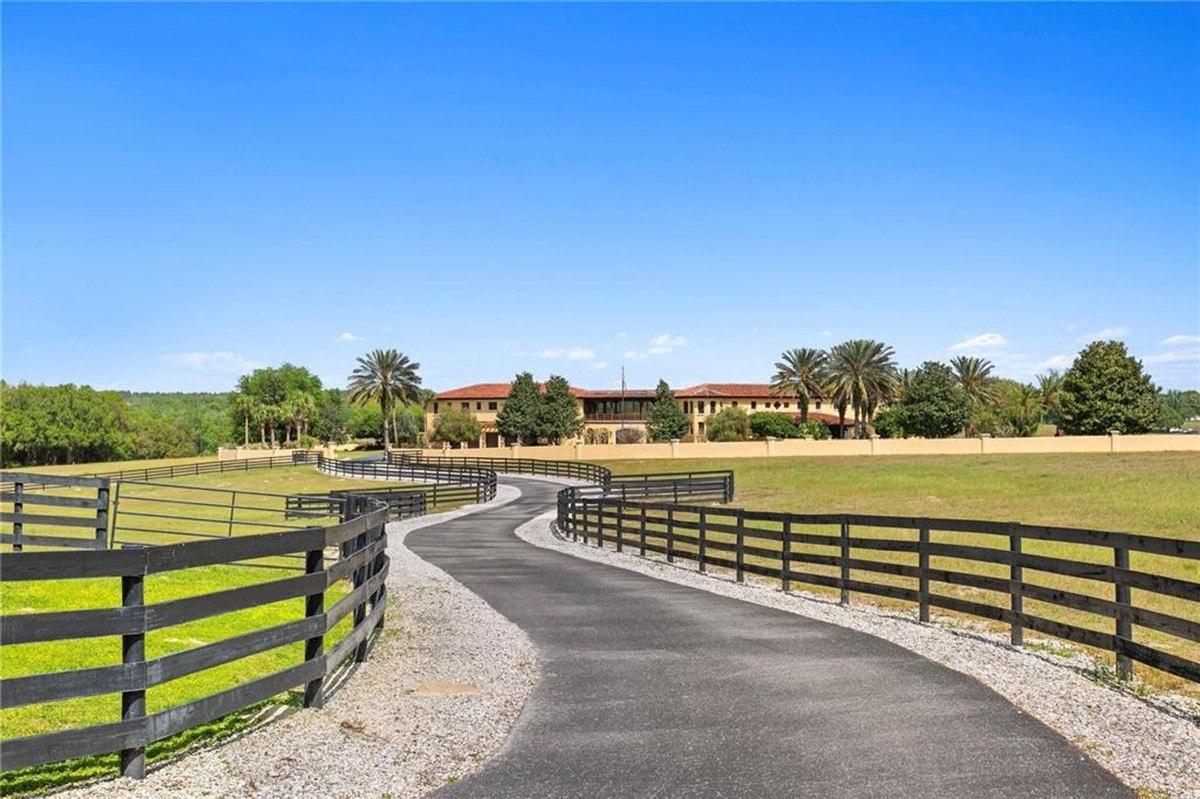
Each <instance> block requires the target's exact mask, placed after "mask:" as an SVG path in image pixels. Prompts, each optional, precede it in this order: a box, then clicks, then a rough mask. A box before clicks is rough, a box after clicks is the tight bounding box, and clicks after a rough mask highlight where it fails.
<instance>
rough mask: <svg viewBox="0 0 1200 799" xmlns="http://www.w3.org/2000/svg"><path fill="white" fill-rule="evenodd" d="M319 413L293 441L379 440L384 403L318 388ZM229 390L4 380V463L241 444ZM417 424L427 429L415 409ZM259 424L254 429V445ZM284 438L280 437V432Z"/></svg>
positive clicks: (0, 399)
mask: <svg viewBox="0 0 1200 799" xmlns="http://www.w3.org/2000/svg"><path fill="white" fill-rule="evenodd" d="M313 393H314V395H315V397H314V399H315V400H318V401H317V402H314V405H315V406H316V411H317V412H316V413H314V414H313V418H312V420H311V425H309V424H308V422H307V421H306V424H305V428H304V429H305V431H306V434H305V435H304V436H302V437H301V436H295V437H294V440H292V442H291V443H292V444H293V445H298V446H312V445H315V444H316V443H317V442H318V441H330V440H332V441H335V442H339V443H340V442H343V441H347V440H350V439H377V438H379V437H380V436H381V435H382V430H383V415H382V413H381V412H380V410H379V408H378V406H364V407H356V406H351V405H350V404H349V403H348V402H347V401H346V398H345V395H344V392H343V391H342V390H341V389H321V388H320V384H319V381H318V382H317V384H316V386H315V387H314V391H313ZM235 396H236V392H231V393H228V394H225V393H220V394H218V393H182V392H171V393H141V392H127V391H96V390H95V389H93V388H91V387H90V386H77V385H74V384H71V383H67V384H63V385H57V386H38V385H29V384H27V383H21V384H20V385H16V386H10V385H7V384H6V383H4V382H3V381H0V465H3V466H45V465H53V464H64V463H93V462H100V461H119V460H130V459H142V458H186V457H191V456H195V455H206V454H215V453H216V451H217V447H219V446H235V445H237V444H241V443H243V433H244V422H245V418H244V413H243V411H242V408H241V407H240V406H239V405H238V404H237V402H236V400H235V399H234V398H235ZM410 415H411V416H413V417H414V423H413V424H412V428H414V429H416V430H420V429H422V428H423V424H424V423H423V420H422V419H421V418H420V411H419V409H410ZM259 433H260V428H259V427H257V426H256V427H255V428H254V435H253V437H252V438H251V442H252V443H253V444H257V443H258V441H259V435H258V434H259ZM281 438H282V437H281Z"/></svg>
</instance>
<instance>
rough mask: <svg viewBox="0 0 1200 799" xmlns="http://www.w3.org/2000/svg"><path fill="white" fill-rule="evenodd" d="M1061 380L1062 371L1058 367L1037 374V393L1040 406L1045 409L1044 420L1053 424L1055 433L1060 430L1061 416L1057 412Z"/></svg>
mask: <svg viewBox="0 0 1200 799" xmlns="http://www.w3.org/2000/svg"><path fill="white" fill-rule="evenodd" d="M1062 381H1063V373H1062V371H1061V370H1060V369H1050V370H1049V371H1047V372H1046V373H1045V374H1040V375H1038V376H1037V382H1038V386H1037V387H1038V394H1039V395H1040V396H1041V398H1042V407H1043V408H1045V410H1046V421H1047V422H1049V423H1050V424H1052V425H1054V433H1055V435H1058V434H1059V433H1061V432H1062V417H1061V416H1059V412H1058V409H1059V400H1060V399H1061V396H1060V394H1061V392H1062Z"/></svg>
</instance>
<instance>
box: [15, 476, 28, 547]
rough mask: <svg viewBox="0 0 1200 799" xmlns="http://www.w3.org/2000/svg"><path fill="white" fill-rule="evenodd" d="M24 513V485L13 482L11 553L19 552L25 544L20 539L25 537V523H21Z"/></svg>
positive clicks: (17, 481)
mask: <svg viewBox="0 0 1200 799" xmlns="http://www.w3.org/2000/svg"><path fill="white" fill-rule="evenodd" d="M24 513H25V484H24V483H22V482H21V481H20V480H14V481H13V528H12V529H13V545H12V548H13V549H12V551H13V552H21V551H23V550H24V549H25V544H24V543H22V541H21V539H22V538H23V537H24V535H25V523H24V522H22V521H21V518H22V516H23V515H24Z"/></svg>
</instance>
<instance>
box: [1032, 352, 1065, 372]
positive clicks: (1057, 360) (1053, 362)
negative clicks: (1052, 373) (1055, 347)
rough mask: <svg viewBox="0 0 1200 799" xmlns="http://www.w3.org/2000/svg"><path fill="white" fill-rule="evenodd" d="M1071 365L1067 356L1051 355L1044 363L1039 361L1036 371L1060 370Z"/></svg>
mask: <svg viewBox="0 0 1200 799" xmlns="http://www.w3.org/2000/svg"><path fill="white" fill-rule="evenodd" d="M1070 365H1071V358H1070V357H1069V356H1067V355H1051V356H1050V357H1049V358H1047V359H1046V360H1044V361H1040V362H1039V363H1038V365H1037V368H1038V369H1061V368H1063V367H1064V366H1070Z"/></svg>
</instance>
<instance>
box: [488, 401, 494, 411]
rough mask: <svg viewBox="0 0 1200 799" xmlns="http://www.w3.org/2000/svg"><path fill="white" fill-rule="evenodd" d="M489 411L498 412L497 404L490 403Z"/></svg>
mask: <svg viewBox="0 0 1200 799" xmlns="http://www.w3.org/2000/svg"><path fill="white" fill-rule="evenodd" d="M488 410H489V411H494V410H496V403H494V402H489V403H488Z"/></svg>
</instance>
